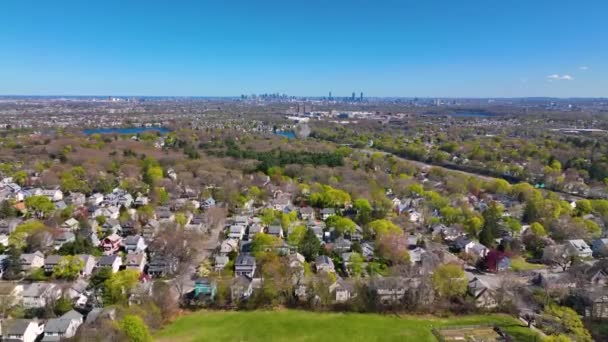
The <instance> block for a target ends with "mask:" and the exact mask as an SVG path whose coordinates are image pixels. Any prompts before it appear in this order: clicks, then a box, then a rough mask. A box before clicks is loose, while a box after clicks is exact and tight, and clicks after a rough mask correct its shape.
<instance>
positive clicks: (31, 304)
mask: <svg viewBox="0 0 608 342" xmlns="http://www.w3.org/2000/svg"><path fill="white" fill-rule="evenodd" d="M60 296H61V289H60V288H59V287H58V286H57V285H55V284H53V283H32V284H29V285H26V286H25V287H24V290H23V307H24V308H26V309H33V308H42V307H45V306H46V304H47V302H48V301H53V300H56V299H59V297H60Z"/></svg>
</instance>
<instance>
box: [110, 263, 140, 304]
mask: <svg viewBox="0 0 608 342" xmlns="http://www.w3.org/2000/svg"><path fill="white" fill-rule="evenodd" d="M139 275H140V273H139V271H137V270H130V269H127V270H123V271H118V272H116V273H114V274H112V276H111V277H110V278H109V279H106V280H105V281H104V287H105V289H104V290H105V291H104V304H117V303H124V302H126V300H127V298H128V296H129V293H130V291H131V290H133V289H134V288H135V286H136V285H137V284H138V283H139Z"/></svg>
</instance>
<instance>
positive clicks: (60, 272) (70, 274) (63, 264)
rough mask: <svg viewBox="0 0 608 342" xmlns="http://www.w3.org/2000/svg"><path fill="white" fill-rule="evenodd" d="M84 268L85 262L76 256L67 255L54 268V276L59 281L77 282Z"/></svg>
mask: <svg viewBox="0 0 608 342" xmlns="http://www.w3.org/2000/svg"><path fill="white" fill-rule="evenodd" d="M83 268H84V262H83V261H82V259H80V258H79V257H78V256H76V255H66V256H64V257H63V258H61V260H60V261H59V263H57V265H55V267H54V268H53V275H54V276H55V278H58V279H66V280H75V279H77V278H78V276H79V275H80V271H82V269H83Z"/></svg>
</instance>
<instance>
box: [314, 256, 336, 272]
mask: <svg viewBox="0 0 608 342" xmlns="http://www.w3.org/2000/svg"><path fill="white" fill-rule="evenodd" d="M315 267H316V269H317V272H335V271H336V269H335V267H334V262H333V261H332V260H331V258H329V257H328V256H327V255H319V256H318V257H317V258H316V259H315Z"/></svg>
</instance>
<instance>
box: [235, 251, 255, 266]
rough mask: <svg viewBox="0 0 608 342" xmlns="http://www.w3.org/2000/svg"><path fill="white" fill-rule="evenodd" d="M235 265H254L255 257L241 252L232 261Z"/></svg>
mask: <svg viewBox="0 0 608 342" xmlns="http://www.w3.org/2000/svg"><path fill="white" fill-rule="evenodd" d="M234 265H235V266H255V258H254V257H253V256H251V255H247V254H241V255H239V256H238V257H237V258H236V261H235V262H234Z"/></svg>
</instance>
